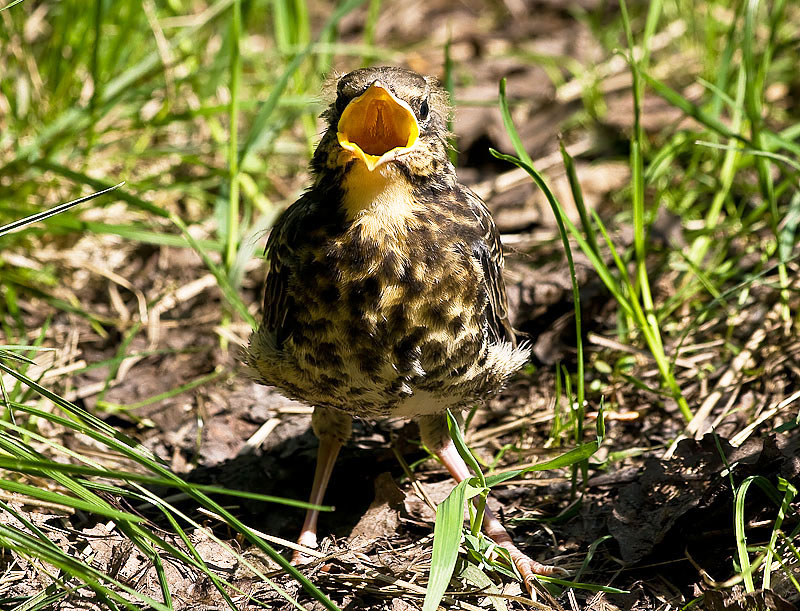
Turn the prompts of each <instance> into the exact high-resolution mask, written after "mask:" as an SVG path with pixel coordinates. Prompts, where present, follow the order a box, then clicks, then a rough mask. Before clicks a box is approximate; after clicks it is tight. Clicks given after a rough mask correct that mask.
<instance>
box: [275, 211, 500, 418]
mask: <svg viewBox="0 0 800 611" xmlns="http://www.w3.org/2000/svg"><path fill="white" fill-rule="evenodd" d="M423 221H424V219H423ZM326 233H327V232H326V230H325V228H320V229H318V230H317V231H315V232H313V233H312V235H309V236H308V238H309V239H308V240H307V242H306V244H304V245H303V246H302V247H301V248H299V249H297V251H296V252H297V253H298V257H297V258H296V260H295V264H294V265H293V269H292V271H291V273H290V276H289V284H288V287H287V289H288V292H289V294H290V296H291V302H292V307H291V308H290V309H289V311H288V312H287V314H286V320H285V322H284V328H285V338H284V339H283V342H282V349H283V352H284V354H285V355H286V356H287V357H289V358H290V359H292V360H293V361H294V363H295V369H296V371H295V375H291V376H287V377H290V378H291V379H287V380H286V382H288V383H289V384H290V385H291V386H293V387H294V388H292V389H291V391H292V394H293V395H295V396H297V397H298V398H301V399H303V400H305V401H307V402H309V403H311V404H313V405H325V406H330V407H336V408H339V409H342V410H345V411H348V412H350V413H352V414H354V415H361V416H365V415H367V416H387V415H402V416H416V415H420V414H423V413H436V412H440V411H441V410H442V409H443V407H446V406H448V405H455V404H458V403H463V402H464V401H466V400H469V398H471V397H472V396H475V397H477V396H479V395H480V394H482V392H484V391H485V389H484V388H483V386H484V384H483V383H482V381H481V380H480V379H476V378H478V377H479V376H475V375H471V376H468V375H467V374H468V373H472V371H471V370H472V369H474V367H473V365H475V364H477V363H478V362H479V361H480V360H481V358H482V356H485V353H486V351H487V348H488V341H487V337H488V335H487V332H486V328H485V327H486V320H485V308H486V302H487V296H486V290H485V288H484V286H483V282H482V275H481V273H482V272H481V270H480V268H479V266H478V265H477V263H476V262H475V261H474V260H473V258H472V257H471V256H470V253H469V252H468V251H466V248H465V247H464V245H462V244H460V243H459V242H456V243H449V244H446V245H442V244H441V236H438V235H436V231H435V229H434V228H433V227H432V226H431V225H430V224H426V223H424V222H421V223H419V224H418V225H417V226H416V227H414V228H413V229H409V231H408V233H407V234H405V235H403V236H400V237H399V238H393V237H392V236H388V235H387V236H385V239H384V240H383V241H382V242H381V243H379V242H377V241H376V240H375V239H373V238H367V237H366V236H365V235H364V230H363V228H362V226H361V225H358V224H354V225H350V226H349V227H347V228H346V229H345V230H344V231H342V232H341V233H339V234H334V235H330V234H328V235H326ZM467 378H469V379H467Z"/></svg>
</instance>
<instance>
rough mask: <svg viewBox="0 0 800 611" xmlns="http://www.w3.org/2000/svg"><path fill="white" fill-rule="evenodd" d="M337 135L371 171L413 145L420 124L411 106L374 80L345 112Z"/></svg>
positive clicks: (351, 102)
mask: <svg viewBox="0 0 800 611" xmlns="http://www.w3.org/2000/svg"><path fill="white" fill-rule="evenodd" d="M336 136H337V138H338V140H339V144H340V145H341V146H342V148H345V149H347V150H348V151H351V152H352V153H354V154H355V155H356V156H357V157H358V158H359V159H361V161H363V162H364V163H365V164H366V165H367V169H368V170H369V171H370V172H372V171H373V170H374V169H375V168H377V167H378V166H379V165H381V164H383V163H386V162H387V161H391V160H392V159H394V158H395V157H396V156H397V155H398V154H400V153H402V152H403V151H406V150H408V149H409V148H411V147H412V146H414V143H416V141H417V139H418V138H419V125H417V119H416V117H415V116H414V112H413V111H412V110H411V107H410V106H409V105H408V104H406V103H405V102H404V101H403V100H399V99H398V98H396V97H395V96H394V95H393V94H392V92H391V91H389V90H388V89H386V87H384V86H383V85H382V84H381V83H380V81H375V82H374V83H372V85H370V86H369V89H367V90H366V91H365V92H364V93H362V94H361V95H360V96H358V97H357V98H354V99H353V100H351V101H350V103H349V104H348V105H347V107H346V108H345V109H344V112H343V113H342V117H341V118H340V119H339V125H338V126H337V134H336Z"/></svg>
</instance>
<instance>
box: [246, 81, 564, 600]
mask: <svg viewBox="0 0 800 611" xmlns="http://www.w3.org/2000/svg"><path fill="white" fill-rule="evenodd" d="M449 112H450V109H449V103H448V99H447V94H446V93H445V92H444V91H443V90H442V89H441V88H439V87H438V86H437V85H436V83H435V81H434V80H433V79H431V78H429V77H423V76H421V75H419V74H417V73H415V72H411V71H409V70H405V69H401V68H395V67H380V68H365V69H361V70H355V71H354V72H350V73H349V74H347V75H345V76H343V77H342V78H341V79H340V80H339V82H338V85H337V96H336V100H335V101H334V102H333V103H332V104H331V105H330V106H329V108H328V109H327V110H326V111H325V113H324V114H323V117H324V119H325V120H326V121H327V129H326V131H325V132H324V135H323V136H322V140H321V141H320V143H319V145H318V146H317V149H316V152H315V153H314V157H313V160H312V162H311V171H312V175H313V179H314V182H313V184H312V186H311V187H310V188H309V189H308V191H306V193H305V194H304V195H303V196H302V197H301V198H300V199H299V200H298V201H296V202H295V203H294V204H293V205H292V206H290V207H289V208H287V210H286V211H285V212H284V213H283V214H282V215H281V217H280V218H279V219H278V221H277V223H276V224H275V226H274V227H273V229H272V232H271V234H270V236H269V239H268V242H267V249H266V258H267V262H268V275H267V280H266V289H265V297H264V318H263V322H262V323H261V326H260V327H259V329H258V330H257V331H256V332H255V333H253V335H252V336H251V338H250V345H249V348H248V350H247V354H246V365H247V367H248V369H249V372H250V374H251V375H252V376H253V378H254V379H255V380H256V381H258V382H260V383H263V384H269V385H272V386H276V387H277V388H278V389H279V390H280V391H282V392H283V393H284V394H285V395H287V396H289V397H291V398H294V399H298V400H300V401H303V402H305V403H308V404H309V405H313V406H314V413H313V417H312V427H313V429H314V433H315V434H316V435H317V437H318V438H319V450H318V455H317V468H316V472H315V474H314V483H313V486H312V492H311V497H310V502H311V503H314V504H320V503H321V502H322V500H323V495H324V493H325V488H326V487H327V484H328V481H329V479H330V475H331V471H332V469H333V464H334V462H335V460H336V456H337V454H338V452H339V449H340V447H341V446H342V444H343V443H345V442H346V441H347V440H348V438H349V437H350V433H351V424H352V417H353V416H358V417H361V418H384V417H391V416H402V417H405V418H413V419H415V420H416V421H417V422H418V423H419V427H420V433H421V436H422V440H423V442H424V443H425V445H426V446H427V447H428V448H430V449H431V451H433V452H434V453H435V454H436V455H437V456H438V457H439V459H440V460H441V461H442V463H443V464H444V465H445V466H446V467H447V469H448V470H449V471H450V473H451V475H452V476H453V477H454V478H455V479H456V480H457V481H461V480H463V479H465V478H467V477H470V475H471V474H470V472H469V469H468V468H467V466H466V464H465V463H464V460H463V459H462V458H461V456H460V455H459V454H458V452H457V451H456V449H455V446H454V445H453V442H452V440H451V439H450V435H449V433H448V428H447V418H446V410H447V409H448V408H450V409H453V410H459V409H462V408H464V407H467V406H471V405H473V404H474V403H475V402H478V401H484V400H485V399H486V398H487V397H489V396H491V395H492V394H494V393H496V392H497V391H499V390H500V389H501V388H502V387H503V385H504V383H505V382H506V380H507V379H508V377H509V376H511V375H512V374H513V373H514V372H515V371H517V370H518V369H520V367H522V366H523V364H524V363H525V362H526V361H527V360H528V357H529V355H530V350H529V348H528V347H527V346H524V345H518V344H517V342H516V338H515V335H514V331H513V330H512V328H511V325H510V324H509V322H508V316H507V300H506V291H505V286H504V283H503V275H502V274H503V252H502V247H501V244H500V237H499V234H498V232H497V229H496V227H495V224H494V221H493V220H492V217H491V215H490V213H489V211H488V210H487V208H486V206H485V205H484V203H483V202H482V201H481V200H480V199H479V198H478V197H477V196H476V195H475V194H474V193H472V191H470V190H469V189H468V188H467V187H465V186H463V185H461V184H459V182H458V179H457V177H456V172H455V169H454V168H453V165H452V164H451V163H450V161H449V160H448V156H447V150H448V144H447V135H448V132H447V126H446V119H447V116H448V113H449ZM317 517H318V512H316V511H309V512H308V514H307V515H306V520H305V524H304V525H303V529H302V532H301V534H300V538H299V543H300V544H302V545H305V546H310V547H315V546H316V544H317V534H316V530H317ZM484 530H485V531H486V533H487V534H488V535H489V536H490V537H491V538H492V539H493V540H494V541H495V542H496V543H498V544H499V545H501V546H503V547H505V548H506V549H507V550H508V551H509V553H510V555H511V558H512V559H513V561H514V563H515V565H516V566H517V568H518V569H519V571H520V573H521V574H522V576H523V577H524V579H525V582H526V584H527V585H528V587H530V583H531V580H532V578H533V575H534V574H553V573H554V572H555V571H556V570H558V569H555V568H554V567H549V566H545V565H542V564H539V563H538V562H536V561H534V560H531V559H530V558H528V557H527V556H526V555H525V554H523V553H522V552H521V551H519V550H518V549H517V547H516V546H514V544H513V542H512V540H511V537H510V535H509V534H508V532H507V531H506V529H505V528H504V527H503V526H502V524H501V523H500V521H499V520H498V519H497V518H496V517H495V516H494V515H493V514H492V513H491V512H489V511H488V510H487V513H486V517H485V520H484ZM298 559H299V557H298V556H295V561H296V560H298Z"/></svg>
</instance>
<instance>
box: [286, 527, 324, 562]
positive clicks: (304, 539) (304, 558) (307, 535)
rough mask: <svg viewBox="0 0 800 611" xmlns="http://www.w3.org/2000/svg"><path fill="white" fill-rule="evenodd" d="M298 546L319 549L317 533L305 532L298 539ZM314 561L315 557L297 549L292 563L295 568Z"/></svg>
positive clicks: (293, 554)
mask: <svg viewBox="0 0 800 611" xmlns="http://www.w3.org/2000/svg"><path fill="white" fill-rule="evenodd" d="M297 545H302V546H303V547H305V548H308V549H317V533H316V532H315V531H310V530H303V532H301V533H300V536H299V537H298V539H297ZM312 560H314V556H312V555H310V554H307V553H306V552H304V551H303V550H300V549H296V550H294V552H293V553H292V559H291V561H290V562H291V563H292V564H293V565H294V566H297V565H299V564H306V563H307V562H311V561H312Z"/></svg>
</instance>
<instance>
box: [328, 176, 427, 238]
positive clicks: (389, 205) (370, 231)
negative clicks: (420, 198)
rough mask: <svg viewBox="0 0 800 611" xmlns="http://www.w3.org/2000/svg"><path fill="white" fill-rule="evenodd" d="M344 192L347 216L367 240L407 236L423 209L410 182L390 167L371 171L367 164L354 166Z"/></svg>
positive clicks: (344, 207) (343, 184) (344, 182)
mask: <svg viewBox="0 0 800 611" xmlns="http://www.w3.org/2000/svg"><path fill="white" fill-rule="evenodd" d="M342 191H343V193H342V208H343V209H344V212H345V215H346V217H347V219H348V220H349V221H351V222H352V223H353V224H354V225H359V226H360V227H361V230H362V232H363V234H365V237H367V236H370V235H372V236H374V237H376V238H377V237H380V236H386V235H387V234H393V235H401V234H405V233H406V232H407V231H408V230H409V229H410V228H411V227H413V226H414V225H415V224H416V222H417V221H416V213H417V212H418V211H420V210H421V205H420V204H419V203H418V202H417V201H416V199H415V198H414V196H413V187H412V185H411V183H409V182H408V180H407V179H406V177H405V176H404V175H403V174H402V173H401V172H399V171H398V170H397V169H396V168H394V167H392V165H391V164H386V165H384V166H381V167H378V168H375V170H373V171H372V172H370V171H369V170H367V168H366V166H365V165H364V164H362V163H355V164H354V165H353V166H352V167H351V168H350V169H349V170H348V172H347V174H346V175H345V177H344V180H343V182H342Z"/></svg>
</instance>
